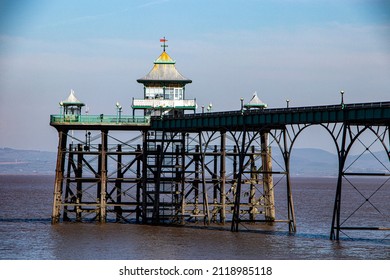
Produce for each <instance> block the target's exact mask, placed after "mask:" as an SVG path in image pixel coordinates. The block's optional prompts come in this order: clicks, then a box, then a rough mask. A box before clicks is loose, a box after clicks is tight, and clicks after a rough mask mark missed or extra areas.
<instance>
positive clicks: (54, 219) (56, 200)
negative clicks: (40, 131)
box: [51, 130, 67, 224]
mask: <svg viewBox="0 0 390 280" xmlns="http://www.w3.org/2000/svg"><path fill="white" fill-rule="evenodd" d="M66 140H67V131H65V130H64V131H63V130H60V131H58V147H57V163H56V177H55V183H54V193H53V210H52V216H51V223H52V224H56V223H58V222H59V221H60V215H61V204H62V187H63V178H64V165H65V151H66Z"/></svg>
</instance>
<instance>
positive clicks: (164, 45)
mask: <svg viewBox="0 0 390 280" xmlns="http://www.w3.org/2000/svg"><path fill="white" fill-rule="evenodd" d="M160 42H161V43H163V44H162V45H161V47H162V48H163V50H164V52H165V48H166V47H168V45H167V44H166V43H165V42H168V40H167V39H165V37H164V38H162V39H160Z"/></svg>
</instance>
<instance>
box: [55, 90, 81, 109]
mask: <svg viewBox="0 0 390 280" xmlns="http://www.w3.org/2000/svg"><path fill="white" fill-rule="evenodd" d="M61 103H62V105H63V106H72V105H77V106H80V107H82V106H84V105H85V104H84V103H83V102H81V101H80V100H78V99H77V97H76V96H75V95H74V91H73V89H71V90H70V94H69V96H68V98H67V99H65V100H64V101H61Z"/></svg>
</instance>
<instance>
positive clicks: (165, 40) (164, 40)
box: [160, 37, 168, 42]
mask: <svg viewBox="0 0 390 280" xmlns="http://www.w3.org/2000/svg"><path fill="white" fill-rule="evenodd" d="M167 41H168V40H167V39H165V37H164V38H163V39H160V42H167Z"/></svg>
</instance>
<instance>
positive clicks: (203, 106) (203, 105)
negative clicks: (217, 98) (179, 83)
mask: <svg viewBox="0 0 390 280" xmlns="http://www.w3.org/2000/svg"><path fill="white" fill-rule="evenodd" d="M203 113H204V105H202V114H203Z"/></svg>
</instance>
